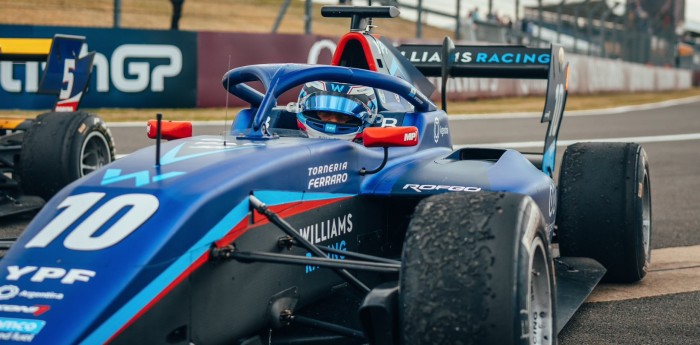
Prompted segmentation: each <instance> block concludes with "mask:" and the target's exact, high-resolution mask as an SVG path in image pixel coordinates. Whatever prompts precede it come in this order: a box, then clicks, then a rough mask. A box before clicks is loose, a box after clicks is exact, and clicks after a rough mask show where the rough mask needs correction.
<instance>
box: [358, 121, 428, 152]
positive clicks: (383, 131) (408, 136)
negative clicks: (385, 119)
mask: <svg viewBox="0 0 700 345" xmlns="http://www.w3.org/2000/svg"><path fill="white" fill-rule="evenodd" d="M362 141H363V143H364V145H365V146H366V147H396V146H416V145H418V128H417V127H414V126H406V127H370V128H365V130H364V131H363V132H362Z"/></svg>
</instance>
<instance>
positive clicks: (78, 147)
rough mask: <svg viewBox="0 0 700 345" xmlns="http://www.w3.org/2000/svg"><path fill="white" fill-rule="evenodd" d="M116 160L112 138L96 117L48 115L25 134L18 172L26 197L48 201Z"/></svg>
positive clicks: (61, 114)
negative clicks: (76, 181) (62, 189)
mask: <svg viewBox="0 0 700 345" xmlns="http://www.w3.org/2000/svg"><path fill="white" fill-rule="evenodd" d="M113 160H114V140H113V139H112V134H111V133H110V131H109V129H108V128H107V126H106V125H105V123H104V121H102V119H100V118H99V117H98V116H97V115H93V114H88V113H86V112H68V113H45V114H41V115H39V116H38V117H37V118H36V120H35V121H34V123H33V124H32V126H31V127H30V128H29V129H28V130H27V131H26V133H25V134H24V139H23V141H22V151H21V153H20V163H19V169H18V172H19V177H20V179H21V184H22V189H23V191H24V193H25V194H29V195H37V196H40V197H42V198H43V199H44V200H48V199H50V198H51V197H52V196H53V195H54V194H56V192H58V191H59V190H61V188H63V187H65V186H66V185H68V184H69V183H71V182H73V181H75V180H77V179H79V178H81V177H83V176H84V175H87V174H88V173H90V172H92V171H94V170H96V169H98V168H100V167H102V166H103V165H106V164H108V163H110V162H112V161H113Z"/></svg>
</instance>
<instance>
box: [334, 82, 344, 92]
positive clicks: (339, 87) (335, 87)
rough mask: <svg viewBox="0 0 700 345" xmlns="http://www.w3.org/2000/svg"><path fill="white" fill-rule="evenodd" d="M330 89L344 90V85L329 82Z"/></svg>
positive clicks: (335, 90)
mask: <svg viewBox="0 0 700 345" xmlns="http://www.w3.org/2000/svg"><path fill="white" fill-rule="evenodd" d="M331 91H334V92H345V85H340V84H331Z"/></svg>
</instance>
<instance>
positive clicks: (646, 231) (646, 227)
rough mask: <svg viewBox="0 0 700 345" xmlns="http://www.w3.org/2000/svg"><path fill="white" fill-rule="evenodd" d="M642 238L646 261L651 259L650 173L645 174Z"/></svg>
mask: <svg viewBox="0 0 700 345" xmlns="http://www.w3.org/2000/svg"><path fill="white" fill-rule="evenodd" d="M642 240H643V241H644V255H645V256H646V257H645V263H646V264H648V263H649V260H650V259H651V192H650V191H649V174H644V182H643V185H642Z"/></svg>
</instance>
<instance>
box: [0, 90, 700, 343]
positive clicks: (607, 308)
mask: <svg viewBox="0 0 700 345" xmlns="http://www.w3.org/2000/svg"><path fill="white" fill-rule="evenodd" d="M109 127H110V129H111V131H112V134H113V135H114V137H115V141H116V143H117V151H118V154H120V155H125V154H129V153H131V152H133V151H135V150H137V149H139V148H142V147H144V146H148V145H151V144H152V141H151V140H149V139H147V138H146V137H145V124H114V123H113V124H109ZM225 128H226V124H225V123H224V122H223V121H222V122H220V123H218V122H217V123H195V124H194V134H195V135H200V134H220V133H222V132H224V130H225ZM545 130H546V128H545V125H544V124H540V123H539V115H537V114H532V113H528V114H507V115H505V114H504V115H484V116H473V115H469V116H455V115H452V116H451V120H450V134H451V136H452V141H453V143H454V145H455V146H489V147H490V146H499V147H512V148H516V149H518V150H521V151H529V152H537V151H541V149H542V148H541V145H542V144H541V142H542V138H543V137H544V132H545ZM559 139H560V144H562V145H560V146H559V147H558V156H559V159H558V161H560V159H561V155H562V154H563V152H564V149H565V145H567V144H570V143H573V142H578V141H592V140H603V141H635V142H640V143H642V145H643V147H644V149H645V150H646V151H647V154H648V158H649V162H650V175H651V190H652V204H653V205H652V209H653V221H652V228H653V234H652V248H653V252H652V266H651V271H650V272H649V274H648V275H647V277H646V278H645V279H644V280H643V281H642V282H640V283H637V284H632V285H611V284H609V285H606V284H603V285H600V286H599V287H597V288H596V290H595V291H594V293H593V295H592V296H591V297H590V298H589V300H588V301H587V303H585V304H584V305H583V306H582V308H581V309H580V310H579V311H578V312H577V314H576V315H574V317H573V319H572V320H571V321H570V322H569V323H568V324H567V325H566V327H565V328H564V330H563V331H562V332H561V333H560V335H559V343H560V344H563V345H573V344H700V213H699V212H698V208H699V207H700V193H699V192H698V191H700V98H697V97H696V98H692V99H686V100H681V101H672V102H666V103H663V104H655V105H649V106H641V107H625V108H617V109H612V110H606V111H594V112H591V111H585V112H567V113H566V114H565V117H564V120H563V123H562V127H561V131H560V134H559ZM29 219H30V217H28V216H24V217H13V218H10V219H0V236H2V237H7V236H13V235H16V234H17V233H18V232H20V231H21V230H22V229H23V227H24V226H26V224H27V222H28V220H29Z"/></svg>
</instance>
